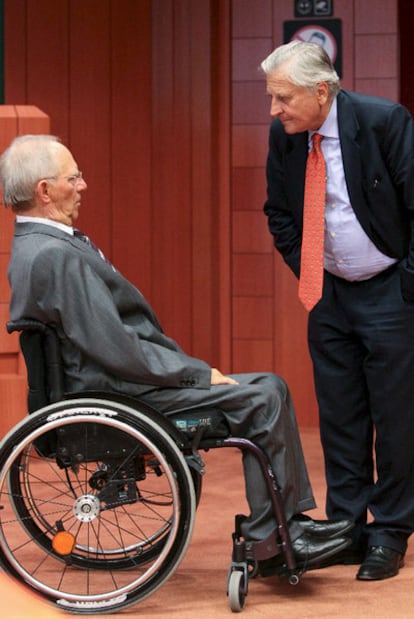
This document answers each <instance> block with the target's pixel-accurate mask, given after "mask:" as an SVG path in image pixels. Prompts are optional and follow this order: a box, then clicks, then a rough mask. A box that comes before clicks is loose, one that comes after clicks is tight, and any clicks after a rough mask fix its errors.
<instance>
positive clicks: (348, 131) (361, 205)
mask: <svg viewBox="0 0 414 619" xmlns="http://www.w3.org/2000/svg"><path fill="white" fill-rule="evenodd" d="M337 101H338V128H339V138H340V142H341V151H342V161H343V165H344V172H345V180H346V185H347V188H348V193H349V198H350V201H351V205H352V208H353V209H354V211H355V213H356V215H357V217H358V219H359V221H360V223H361V225H362V227H363V228H364V229H365V230H367V229H369V228H370V222H369V218H368V210H367V209H366V207H365V204H366V200H365V197H364V193H363V179H362V170H363V165H362V158H361V148H360V145H359V137H358V136H359V131H360V127H359V122H358V118H357V116H356V114H355V111H354V107H353V105H352V102H351V101H350V99H349V97H348V95H347V94H346V92H344V91H340V92H339V94H338V97H337Z"/></svg>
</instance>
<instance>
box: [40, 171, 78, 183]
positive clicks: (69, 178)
mask: <svg viewBox="0 0 414 619" xmlns="http://www.w3.org/2000/svg"><path fill="white" fill-rule="evenodd" d="M59 178H65V179H66V180H67V181H69V183H72V185H77V184H78V183H80V182H81V181H82V180H83V174H82V172H81V171H80V170H79V171H78V172H76V174H70V175H69V176H48V177H46V178H45V180H56V181H57V180H58V179H59Z"/></svg>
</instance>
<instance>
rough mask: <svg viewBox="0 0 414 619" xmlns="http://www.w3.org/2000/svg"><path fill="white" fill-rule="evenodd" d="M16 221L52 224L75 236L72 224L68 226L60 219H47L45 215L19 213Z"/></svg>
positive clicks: (20, 222) (53, 226)
mask: <svg viewBox="0 0 414 619" xmlns="http://www.w3.org/2000/svg"><path fill="white" fill-rule="evenodd" d="M16 221H17V223H19V224H23V223H27V222H30V223H32V222H33V223H37V224H45V225H46V226H52V228H58V229H59V230H63V232H66V234H70V235H71V236H73V228H72V226H67V225H66V224H63V223H61V222H60V221H53V219H46V218H45V217H28V216H27V215H17V216H16Z"/></svg>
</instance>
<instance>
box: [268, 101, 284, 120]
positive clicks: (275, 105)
mask: <svg viewBox="0 0 414 619" xmlns="http://www.w3.org/2000/svg"><path fill="white" fill-rule="evenodd" d="M281 111H282V107H281V105H280V102H279V101H278V100H277V99H276V97H272V102H271V104H270V116H272V118H275V117H276V116H279V114H280V113H281Z"/></svg>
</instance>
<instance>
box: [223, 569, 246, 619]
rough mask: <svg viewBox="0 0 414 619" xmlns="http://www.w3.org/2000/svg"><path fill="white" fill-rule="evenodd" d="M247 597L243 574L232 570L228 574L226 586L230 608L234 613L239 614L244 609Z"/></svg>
mask: <svg viewBox="0 0 414 619" xmlns="http://www.w3.org/2000/svg"><path fill="white" fill-rule="evenodd" d="M246 595H247V582H246V579H245V574H244V572H241V571H240V570H234V571H233V572H232V573H231V574H230V578H229V584H228V596H229V604H230V608H231V610H232V611H233V612H234V613H239V612H240V611H242V610H243V608H244V603H245V600H246Z"/></svg>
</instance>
